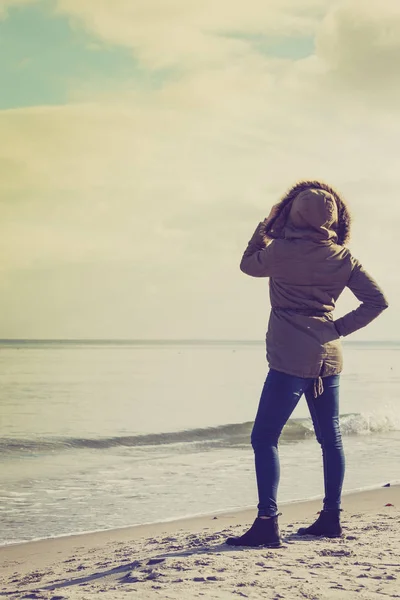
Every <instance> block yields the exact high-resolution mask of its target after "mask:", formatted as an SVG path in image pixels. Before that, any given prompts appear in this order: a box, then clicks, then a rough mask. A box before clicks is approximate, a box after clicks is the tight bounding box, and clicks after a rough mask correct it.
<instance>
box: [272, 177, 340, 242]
mask: <svg viewBox="0 0 400 600" xmlns="http://www.w3.org/2000/svg"><path fill="white" fill-rule="evenodd" d="M295 200H296V203H295V208H294V212H293V213H292V208H293V205H294V202H295ZM309 203H310V204H309ZM295 213H296V214H297V217H295V223H296V224H297V225H295V227H294V228H295V229H299V230H301V229H302V228H303V234H304V225H305V223H304V218H305V219H308V220H309V219H310V218H311V219H312V220H313V219H315V220H316V221H318V228H317V229H320V230H321V231H320V238H321V239H325V240H326V239H328V240H329V239H331V240H332V241H337V243H338V244H339V245H341V246H343V245H345V244H346V243H347V242H348V240H349V237H350V224H351V216H350V213H349V210H348V208H347V205H346V203H345V201H344V200H343V198H342V197H341V196H340V195H339V194H338V192H336V191H335V190H334V189H333V188H332V187H330V186H329V185H327V184H326V183H324V182H322V181H316V180H314V181H300V182H299V183H297V184H296V185H294V186H293V187H292V188H290V190H289V191H288V192H287V193H286V194H285V195H284V196H283V198H282V199H281V201H280V203H279V211H278V215H277V217H276V218H275V219H274V220H273V221H272V223H271V224H270V225H269V226H268V227H267V229H266V232H265V233H266V235H267V236H268V237H272V238H285V237H288V236H290V235H292V237H293V223H292V224H291V223H290V221H291V220H292V217H293V215H294V214H295ZM300 213H304V214H303V218H300V219H299V218H298V216H299V214H300ZM306 214H307V215H308V217H307V216H305V215H306ZM325 214H326V217H327V218H326V220H325V223H322V220H323V219H324V217H325ZM310 215H311V217H310ZM333 215H335V216H336V219H332V216H333ZM316 221H315V223H316ZM315 223H314V224H312V223H311V224H312V227H311V230H314V231H315ZM309 224H310V223H309ZM299 225H300V227H299ZM327 225H329V226H328V227H327ZM321 228H323V229H324V231H322V229H321ZM328 232H330V233H329V235H328ZM321 234H322V235H321ZM296 237H301V235H297V236H296ZM335 237H336V240H334V238H335Z"/></svg>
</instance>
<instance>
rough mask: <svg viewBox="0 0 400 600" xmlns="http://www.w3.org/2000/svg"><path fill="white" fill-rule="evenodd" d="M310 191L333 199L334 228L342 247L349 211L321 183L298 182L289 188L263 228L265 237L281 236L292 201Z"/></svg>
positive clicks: (339, 198)
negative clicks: (324, 192) (319, 191)
mask: <svg viewBox="0 0 400 600" xmlns="http://www.w3.org/2000/svg"><path fill="white" fill-rule="evenodd" d="M310 189H319V190H325V191H326V192H328V193H329V194H331V195H332V196H333V197H334V198H335V201H336V205H337V210H338V223H337V225H336V226H334V227H335V231H336V233H337V236H338V242H337V243H338V244H339V245H340V246H344V245H345V244H347V242H348V241H349V238H350V224H351V215H350V212H349V209H348V208H347V205H346V203H345V202H344V200H343V199H342V198H341V197H340V196H339V194H338V193H337V192H336V191H335V190H334V189H333V188H331V187H330V186H329V185H327V184H326V183H323V182H321V181H299V182H298V183H296V184H295V185H294V186H293V187H291V188H290V190H289V191H288V192H286V194H285V195H284V196H283V198H282V199H281V201H280V202H279V204H278V214H277V216H276V217H275V219H273V220H272V221H271V223H270V224H269V225H268V226H267V227H266V228H265V233H266V235H267V236H268V237H270V238H279V237H282V236H283V229H284V227H285V225H286V221H287V219H288V216H289V213H290V209H291V208H292V203H293V200H294V199H295V198H296V196H298V194H300V192H304V191H305V190H310Z"/></svg>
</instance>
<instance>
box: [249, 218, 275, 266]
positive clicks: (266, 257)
mask: <svg viewBox="0 0 400 600" xmlns="http://www.w3.org/2000/svg"><path fill="white" fill-rule="evenodd" d="M264 231H265V225H264V223H259V224H258V225H257V228H256V230H255V232H254V233H253V236H252V238H251V240H250V241H249V243H248V245H247V248H246V250H245V251H244V254H243V257H242V260H241V262H240V270H241V271H243V273H246V275H251V277H270V276H271V275H272V269H273V267H274V262H275V261H274V258H273V256H274V245H275V242H274V241H272V240H271V241H269V240H268V241H266V240H265V237H264ZM266 244H267V245H266Z"/></svg>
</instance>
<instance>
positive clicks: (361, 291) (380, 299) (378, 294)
mask: <svg viewBox="0 0 400 600" xmlns="http://www.w3.org/2000/svg"><path fill="white" fill-rule="evenodd" d="M352 260H353V261H354V267H353V270H352V273H351V275H350V279H349V281H348V283H347V287H348V288H349V289H350V290H351V291H352V292H353V294H354V295H355V296H356V298H357V299H358V300H360V302H361V304H360V306H359V307H358V308H356V309H355V310H353V311H351V312H349V313H348V314H347V315H344V316H343V317H341V318H340V319H337V320H336V321H334V325H335V327H336V329H337V332H338V333H339V335H340V336H346V335H349V334H350V333H353V332H354V331H357V330H358V329H361V328H362V327H365V326H366V325H368V324H369V323H370V322H371V321H373V320H374V319H375V318H376V317H378V316H379V315H380V314H381V312H383V311H384V310H385V309H386V308H387V307H388V306H389V304H388V302H387V300H386V298H385V296H384V294H383V292H382V290H381V289H380V287H379V286H378V284H377V283H376V281H374V279H372V277H371V276H370V275H369V274H368V273H367V272H366V271H365V270H364V269H363V267H362V265H361V264H360V263H359V262H358V260H355V259H352Z"/></svg>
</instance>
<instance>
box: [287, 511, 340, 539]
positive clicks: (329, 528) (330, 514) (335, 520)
mask: <svg viewBox="0 0 400 600" xmlns="http://www.w3.org/2000/svg"><path fill="white" fill-rule="evenodd" d="M340 512H341V511H340V510H321V512H320V513H319V517H318V519H317V520H316V521H315V523H313V524H312V525H310V527H300V529H299V530H298V532H297V534H298V535H317V536H321V537H322V536H324V537H330V538H335V537H340V536H341V535H342V527H341V525H340Z"/></svg>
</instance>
